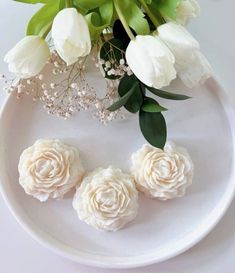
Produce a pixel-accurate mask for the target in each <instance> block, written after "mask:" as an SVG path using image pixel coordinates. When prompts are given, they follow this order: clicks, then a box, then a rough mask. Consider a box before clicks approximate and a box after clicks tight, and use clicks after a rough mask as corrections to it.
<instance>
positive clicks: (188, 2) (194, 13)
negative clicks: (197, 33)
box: [176, 0, 200, 25]
mask: <svg viewBox="0 0 235 273" xmlns="http://www.w3.org/2000/svg"><path fill="white" fill-rule="evenodd" d="M199 16H200V6H199V4H198V2H197V1H196V0H181V2H180V3H179V4H178V6H177V9H176V22H177V23H179V24H181V25H186V24H187V23H188V22H189V20H190V19H194V18H198V17H199Z"/></svg>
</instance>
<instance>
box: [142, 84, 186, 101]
mask: <svg viewBox="0 0 235 273" xmlns="http://www.w3.org/2000/svg"><path fill="white" fill-rule="evenodd" d="M146 88H147V89H148V90H149V91H150V92H151V93H153V94H154V95H156V96H158V97H161V98H164V99H168V100H187V99H190V97H189V96H186V95H181V94H175V93H171V92H167V91H162V90H158V89H155V88H153V87H149V86H146Z"/></svg>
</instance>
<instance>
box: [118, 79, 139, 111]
mask: <svg viewBox="0 0 235 273" xmlns="http://www.w3.org/2000/svg"><path fill="white" fill-rule="evenodd" d="M136 82H137V83H138V84H137V85H136V86H135V90H134V91H133V94H132V95H131V96H130V97H129V98H128V101H127V102H126V104H125V105H124V107H125V108H126V109H127V110H128V111H129V112H131V113H137V112H138V111H139V110H140V108H141V105H142V104H143V94H142V92H141V88H140V84H139V81H138V80H137V79H136V77H135V76H134V75H131V76H128V75H126V76H124V77H123V78H122V79H121V81H120V84H119V86H118V93H119V95H120V97H123V96H125V94H126V93H127V92H128V90H130V89H131V88H132V86H134V85H135V83H136Z"/></svg>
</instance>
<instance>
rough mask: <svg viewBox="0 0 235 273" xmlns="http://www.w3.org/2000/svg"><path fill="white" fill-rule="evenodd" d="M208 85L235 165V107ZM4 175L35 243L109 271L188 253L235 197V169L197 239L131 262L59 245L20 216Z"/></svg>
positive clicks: (213, 80)
mask: <svg viewBox="0 0 235 273" xmlns="http://www.w3.org/2000/svg"><path fill="white" fill-rule="evenodd" d="M205 85H206V87H207V88H208V89H216V90H219V91H220V92H218V91H216V96H217V97H218V99H219V101H220V102H221V104H222V107H223V109H224V111H225V114H226V117H227V119H228V121H229V126H230V131H231V135H232V144H233V145H232V146H233V162H234V161H235V151H234V148H235V126H232V124H235V107H234V105H233V103H232V100H231V95H230V94H228V93H227V92H226V91H225V89H224V88H223V87H222V86H221V85H220V84H219V83H218V81H217V80H216V78H215V77H213V78H211V79H210V80H209V81H207V82H206V84H205ZM12 97H13V94H11V95H10V96H8V98H7V99H6V100H5V102H4V103H3V105H2V107H1V111H0V125H1V124H2V120H3V115H4V111H5V109H6V108H7V105H8V103H9V101H10V100H11V98H12ZM1 150H2V147H0V152H1ZM1 168H2V167H1ZM3 175H4V174H3V172H0V192H1V194H2V197H3V199H4V201H5V203H6V205H7V207H8V208H9V210H10V211H11V213H12V214H13V216H14V217H15V219H16V220H17V222H18V223H19V224H20V225H21V226H22V228H23V229H24V230H25V231H26V232H27V233H28V234H29V235H30V236H31V237H32V238H33V239H34V240H36V241H37V242H38V243H40V244H41V245H42V246H44V247H46V248H47V249H50V250H52V251H53V252H55V253H57V254H59V255H60V256H63V257H65V258H68V259H70V260H72V261H74V262H78V263H80V264H83V265H88V266H93V267H98V268H109V269H127V268H137V267H143V266H148V265H152V264H156V263H160V262H163V261H166V260H169V259H171V258H173V257H175V256H178V255H179V254H182V253H184V252H185V251H187V250H188V249H190V248H192V247H193V246H194V245H196V244H197V243H199V242H200V241H201V240H202V239H203V238H205V237H206V236H207V235H208V234H209V233H210V232H211V231H212V230H213V229H214V228H215V226H216V225H217V224H218V222H219V221H220V220H221V219H222V217H223V216H224V214H225V212H226V211H227V209H228V208H229V206H230V205H231V202H232V200H233V198H234V195H235V170H234V169H233V170H232V173H231V177H230V179H229V183H228V186H227V189H226V191H225V193H224V195H223V197H222V198H221V199H220V201H219V203H218V204H217V205H216V207H215V208H214V209H213V212H212V213H211V214H210V217H209V218H207V219H206V221H204V222H202V224H203V226H205V222H206V228H205V227H204V229H202V231H200V232H199V235H195V236H193V239H191V241H190V242H189V243H186V244H185V246H184V247H181V248H179V249H176V250H173V251H171V252H169V253H168V254H165V255H162V256H161V257H154V255H152V253H150V254H145V255H139V256H132V257H131V258H129V259H128V258H125V260H123V257H116V258H114V257H107V256H102V255H97V254H91V253H85V252H81V251H78V250H77V251H74V250H73V249H72V248H70V247H66V246H65V244H63V243H62V242H59V241H58V240H56V239H54V238H53V237H52V236H50V235H48V234H47V233H46V232H44V231H42V230H41V229H40V228H39V227H38V226H37V225H36V224H34V223H33V222H32V221H31V220H30V219H29V218H27V217H26V215H24V214H22V213H20V210H21V208H20V207H19V206H15V205H14V201H13V200H11V199H10V197H9V196H8V193H7V190H6V188H5V187H4V183H2V181H3V178H2V177H3ZM218 208H220V211H219V213H218V212H217V211H218ZM213 215H215V216H213ZM202 224H200V225H202ZM198 229H199V228H198ZM198 229H197V230H198ZM196 233H198V232H196ZM194 237H195V238H194ZM184 240H185V238H184ZM185 241H187V240H185ZM78 254H79V255H78Z"/></svg>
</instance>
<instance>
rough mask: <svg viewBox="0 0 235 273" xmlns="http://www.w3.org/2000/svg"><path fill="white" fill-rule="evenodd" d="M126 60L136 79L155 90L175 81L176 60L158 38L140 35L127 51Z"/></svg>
mask: <svg viewBox="0 0 235 273" xmlns="http://www.w3.org/2000/svg"><path fill="white" fill-rule="evenodd" d="M126 60H127V63H128V65H129V66H130V68H131V70H132V71H133V73H134V74H135V75H136V77H137V78H138V79H139V80H140V81H141V82H143V83H144V84H146V85H147V86H150V87H154V88H157V89H158V88H162V87H163V86H167V85H169V84H170V82H171V81H172V80H173V79H175V77H176V71H175V68H174V62H175V58H174V56H173V54H172V53H171V51H170V50H169V49H168V48H167V46H166V45H164V43H163V42H162V41H161V40H160V39H159V38H157V37H153V36H150V35H146V36H141V35H138V36H137V37H136V39H135V40H133V41H131V42H130V44H129V45H128V47H127V50H126Z"/></svg>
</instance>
